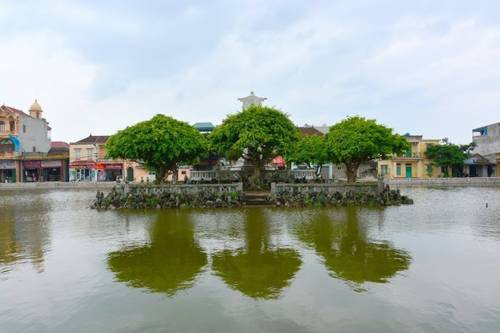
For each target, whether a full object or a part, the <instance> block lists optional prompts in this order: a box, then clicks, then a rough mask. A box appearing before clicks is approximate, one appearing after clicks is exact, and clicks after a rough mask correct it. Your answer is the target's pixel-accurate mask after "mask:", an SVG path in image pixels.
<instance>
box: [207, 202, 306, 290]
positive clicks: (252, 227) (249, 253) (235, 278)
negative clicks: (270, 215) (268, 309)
mask: <svg viewBox="0 0 500 333" xmlns="http://www.w3.org/2000/svg"><path fill="white" fill-rule="evenodd" d="M244 216H245V223H244V234H245V246H244V248H240V249H237V250H223V251H219V252H217V253H215V254H214V255H213V256H212V261H213V262H212V269H213V271H214V272H215V274H216V275H218V276H219V277H221V278H222V279H223V280H224V282H225V283H226V284H227V285H228V286H229V287H231V288H233V289H235V290H238V291H240V292H242V293H243V294H245V295H247V296H250V297H253V298H262V299H273V298H277V297H279V295H280V293H281V291H282V290H283V288H285V287H286V286H288V285H289V283H290V280H291V279H292V278H293V277H294V276H295V274H296V273H297V271H298V269H299V268H300V265H301V263H302V262H301V259H300V255H299V253H298V252H297V251H295V250H293V249H290V248H281V247H279V246H277V245H275V246H273V245H271V243H270V241H269V221H268V220H267V219H266V216H265V211H264V210H262V209H246V210H245V211H244Z"/></svg>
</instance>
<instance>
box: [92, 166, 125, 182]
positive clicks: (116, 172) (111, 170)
mask: <svg viewBox="0 0 500 333" xmlns="http://www.w3.org/2000/svg"><path fill="white" fill-rule="evenodd" d="M97 166H99V167H100V168H101V169H100V170H99V171H100V172H101V177H102V180H103V181H108V182H109V181H116V180H118V179H123V163H102V164H101V163H98V164H97V165H96V167H97Z"/></svg>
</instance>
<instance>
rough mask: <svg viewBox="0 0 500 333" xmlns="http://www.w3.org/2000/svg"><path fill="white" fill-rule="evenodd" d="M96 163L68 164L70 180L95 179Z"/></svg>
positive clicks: (80, 162)
mask: <svg viewBox="0 0 500 333" xmlns="http://www.w3.org/2000/svg"><path fill="white" fill-rule="evenodd" d="M95 166H96V163H94V162H83V161H79V162H74V163H71V165H70V181H77V182H82V181H87V182H89V181H95V180H96V171H95Z"/></svg>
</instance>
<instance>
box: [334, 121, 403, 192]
mask: <svg viewBox="0 0 500 333" xmlns="http://www.w3.org/2000/svg"><path fill="white" fill-rule="evenodd" d="M325 140H326V149H327V152H328V155H329V156H330V158H331V160H332V161H333V162H335V163H340V164H344V165H345V168H346V176H347V181H348V182H349V183H352V182H355V181H356V178H357V172H358V168H359V166H360V165H361V163H364V162H368V161H370V160H373V159H379V158H385V157H386V156H387V155H390V154H399V153H401V152H403V151H404V150H405V149H409V144H408V142H407V141H406V139H405V138H404V137H403V136H401V135H399V134H394V133H393V132H392V129H390V128H387V127H385V126H383V125H380V124H377V122H376V121H375V120H372V119H365V118H363V117H358V116H355V117H348V118H346V119H344V120H343V121H341V122H339V123H337V124H335V125H333V126H332V127H330V130H329V132H328V134H327V135H326V138H325Z"/></svg>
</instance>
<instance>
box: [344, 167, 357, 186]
mask: <svg viewBox="0 0 500 333" xmlns="http://www.w3.org/2000/svg"><path fill="white" fill-rule="evenodd" d="M344 165H345V174H346V176H347V182H348V183H355V182H356V179H357V178H358V167H359V164H357V163H349V164H347V163H345V164H344Z"/></svg>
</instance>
